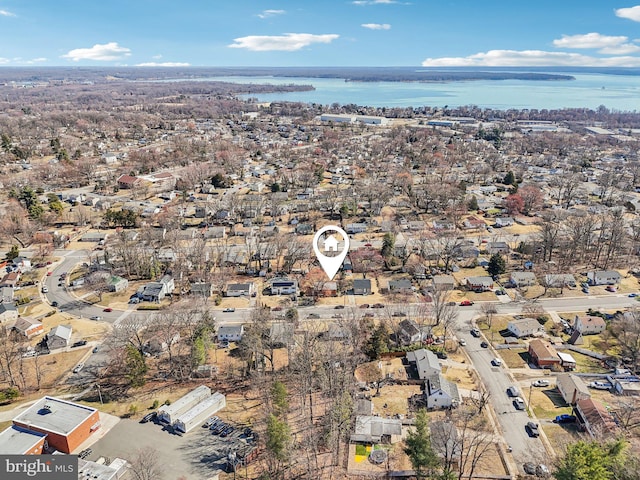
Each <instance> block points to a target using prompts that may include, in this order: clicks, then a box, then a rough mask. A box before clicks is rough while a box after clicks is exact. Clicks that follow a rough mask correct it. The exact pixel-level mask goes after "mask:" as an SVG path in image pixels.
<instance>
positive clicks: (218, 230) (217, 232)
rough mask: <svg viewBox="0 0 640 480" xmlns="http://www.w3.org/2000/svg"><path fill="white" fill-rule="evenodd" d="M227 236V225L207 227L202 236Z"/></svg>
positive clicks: (208, 238)
mask: <svg viewBox="0 0 640 480" xmlns="http://www.w3.org/2000/svg"><path fill="white" fill-rule="evenodd" d="M226 236H227V227H207V229H206V230H205V232H204V238H206V239H207V240H210V239H214V238H225V237H226Z"/></svg>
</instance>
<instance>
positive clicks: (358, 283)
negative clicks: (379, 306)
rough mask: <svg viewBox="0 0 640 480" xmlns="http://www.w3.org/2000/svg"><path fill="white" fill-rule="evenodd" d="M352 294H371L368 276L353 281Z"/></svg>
mask: <svg viewBox="0 0 640 480" xmlns="http://www.w3.org/2000/svg"><path fill="white" fill-rule="evenodd" d="M353 294H354V295H371V280H369V279H368V278H364V279H357V280H354V281H353Z"/></svg>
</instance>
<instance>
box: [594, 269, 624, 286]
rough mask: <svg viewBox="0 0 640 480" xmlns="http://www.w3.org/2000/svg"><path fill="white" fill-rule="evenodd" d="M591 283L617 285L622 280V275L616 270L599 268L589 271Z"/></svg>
mask: <svg viewBox="0 0 640 480" xmlns="http://www.w3.org/2000/svg"><path fill="white" fill-rule="evenodd" d="M587 278H588V279H589V285H616V284H617V283H620V280H622V275H620V273H618V272H616V271H615V270H598V271H595V272H587Z"/></svg>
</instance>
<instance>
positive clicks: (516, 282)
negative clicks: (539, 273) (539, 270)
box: [509, 272, 537, 288]
mask: <svg viewBox="0 0 640 480" xmlns="http://www.w3.org/2000/svg"><path fill="white" fill-rule="evenodd" d="M509 283H511V285H513V286H514V287H516V288H517V287H531V286H533V285H535V284H536V283H537V281H536V276H535V274H534V273H533V272H512V273H511V275H510V276H509Z"/></svg>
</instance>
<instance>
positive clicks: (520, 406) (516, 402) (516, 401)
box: [513, 397, 527, 410]
mask: <svg viewBox="0 0 640 480" xmlns="http://www.w3.org/2000/svg"><path fill="white" fill-rule="evenodd" d="M513 406H514V407H516V410H524V409H526V408H527V406H526V405H525V403H524V400H522V399H521V398H520V397H516V398H514V399H513Z"/></svg>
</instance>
